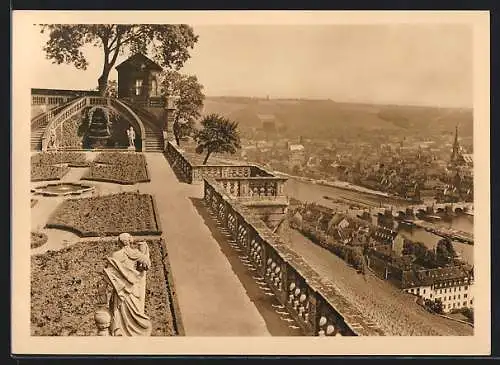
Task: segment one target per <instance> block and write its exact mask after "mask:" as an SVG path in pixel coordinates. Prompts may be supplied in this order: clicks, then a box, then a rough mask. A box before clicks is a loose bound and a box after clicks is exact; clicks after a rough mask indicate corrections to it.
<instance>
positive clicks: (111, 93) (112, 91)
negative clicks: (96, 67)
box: [104, 80, 118, 98]
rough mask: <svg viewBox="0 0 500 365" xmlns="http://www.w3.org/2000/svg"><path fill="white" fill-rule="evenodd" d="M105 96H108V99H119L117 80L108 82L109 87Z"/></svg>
mask: <svg viewBox="0 0 500 365" xmlns="http://www.w3.org/2000/svg"><path fill="white" fill-rule="evenodd" d="M104 96H106V97H107V98H116V97H118V82H117V81H116V80H109V81H108V85H107V86H106V91H105V92H104Z"/></svg>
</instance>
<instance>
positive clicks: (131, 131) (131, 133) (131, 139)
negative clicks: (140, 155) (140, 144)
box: [127, 126, 135, 148]
mask: <svg viewBox="0 0 500 365" xmlns="http://www.w3.org/2000/svg"><path fill="white" fill-rule="evenodd" d="M127 136H128V144H129V148H130V147H133V148H135V131H134V127H132V126H130V128H129V129H127Z"/></svg>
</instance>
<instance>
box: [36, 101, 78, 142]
mask: <svg viewBox="0 0 500 365" xmlns="http://www.w3.org/2000/svg"><path fill="white" fill-rule="evenodd" d="M71 102H72V100H71V101H69V102H67V103H66V104H63V105H59V106H57V107H55V108H54V109H52V110H48V111H47V112H45V113H42V114H39V115H37V116H36V117H35V118H33V119H31V150H32V151H41V150H42V137H43V133H44V132H45V129H46V128H47V125H48V124H49V122H50V121H51V120H52V118H54V117H55V116H57V114H59V113H60V112H61V111H62V110H63V109H64V108H65V107H66V106H68V105H70V104H71ZM49 113H52V118H48V117H47V116H48V115H49ZM44 116H45V117H44ZM34 125H35V126H34Z"/></svg>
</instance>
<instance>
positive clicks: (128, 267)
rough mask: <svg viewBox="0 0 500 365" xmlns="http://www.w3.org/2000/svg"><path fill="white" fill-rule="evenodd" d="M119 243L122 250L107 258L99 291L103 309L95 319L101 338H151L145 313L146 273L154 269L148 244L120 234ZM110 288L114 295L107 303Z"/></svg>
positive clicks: (97, 312)
mask: <svg viewBox="0 0 500 365" xmlns="http://www.w3.org/2000/svg"><path fill="white" fill-rule="evenodd" d="M118 240H119V242H120V243H121V244H122V245H123V247H122V248H121V249H120V250H118V251H116V252H114V253H113V254H112V255H111V256H109V257H107V261H108V262H107V266H106V267H105V268H104V275H103V276H104V281H103V283H101V287H100V288H99V299H100V306H99V307H98V309H97V310H96V312H95V317H94V318H95V322H96V325H97V327H98V330H99V332H98V334H99V335H100V336H107V335H111V336H149V335H150V334H151V321H150V319H149V317H148V316H147V315H146V314H145V312H144V304H145V297H146V271H147V270H149V267H150V266H151V261H150V258H149V247H148V244H147V243H146V242H138V243H135V242H134V240H133V238H132V236H131V235H130V234H128V233H122V234H120V235H119V236H118ZM109 287H111V288H112V291H111V296H110V298H109V301H108V295H107V288H109ZM103 293H105V294H103ZM105 303H106V304H108V305H107V306H106V304H105Z"/></svg>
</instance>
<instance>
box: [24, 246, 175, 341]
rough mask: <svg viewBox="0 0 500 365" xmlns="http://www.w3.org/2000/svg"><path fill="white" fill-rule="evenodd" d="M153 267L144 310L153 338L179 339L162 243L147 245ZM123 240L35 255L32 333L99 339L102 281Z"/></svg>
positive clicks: (32, 283) (33, 262) (32, 263)
mask: <svg viewBox="0 0 500 365" xmlns="http://www.w3.org/2000/svg"><path fill="white" fill-rule="evenodd" d="M148 245H149V250H150V257H151V269H150V270H149V271H148V273H147V276H146V303H145V312H146V314H147V315H148V316H149V317H150V318H151V320H152V324H153V331H152V336H171V335H175V333H174V325H173V319H172V318H173V315H172V313H171V311H170V302H169V296H168V295H167V289H168V288H167V287H168V286H169V285H170V284H171V283H169V282H168V281H167V277H166V275H165V269H164V265H163V261H162V256H163V255H162V252H161V247H160V243H159V242H158V241H148ZM119 248H120V246H119V244H118V242H116V241H112V242H80V243H76V244H75V245H72V246H70V247H67V248H65V249H62V250H60V251H48V252H47V253H44V254H41V255H36V256H32V257H31V335H32V336H75V335H76V336H95V334H96V327H95V323H94V311H95V305H96V304H97V297H96V294H97V283H98V282H99V280H100V278H101V277H100V275H99V273H100V272H102V269H103V268H104V264H105V258H106V256H109V255H110V254H111V253H112V252H113V251H115V250H117V249H119Z"/></svg>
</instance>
